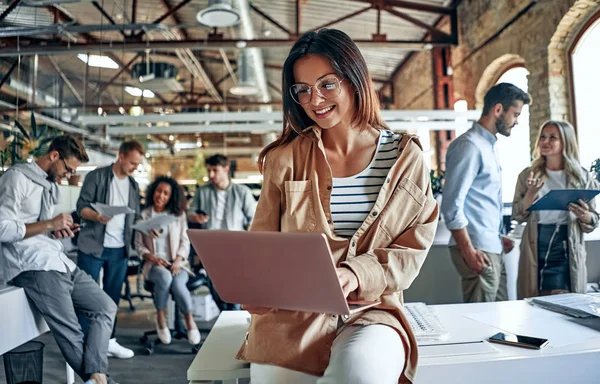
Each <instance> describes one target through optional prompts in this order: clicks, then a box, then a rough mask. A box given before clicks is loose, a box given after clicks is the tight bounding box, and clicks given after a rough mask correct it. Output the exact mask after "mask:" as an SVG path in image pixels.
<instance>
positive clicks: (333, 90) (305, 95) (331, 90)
mask: <svg viewBox="0 0 600 384" xmlns="http://www.w3.org/2000/svg"><path fill="white" fill-rule="evenodd" d="M342 81H343V79H342V80H340V79H338V78H337V77H336V76H334V75H331V76H327V77H324V78H322V79H320V80H319V81H317V83H316V84H315V85H308V84H304V83H298V84H294V85H292V86H291V87H290V95H292V99H294V101H295V102H296V103H298V104H302V105H304V104H308V103H310V100H311V99H312V95H313V89H314V90H315V92H316V93H317V95H319V96H320V97H322V98H323V99H333V98H335V97H338V96H339V95H340V92H341V91H342V87H341V83H342Z"/></svg>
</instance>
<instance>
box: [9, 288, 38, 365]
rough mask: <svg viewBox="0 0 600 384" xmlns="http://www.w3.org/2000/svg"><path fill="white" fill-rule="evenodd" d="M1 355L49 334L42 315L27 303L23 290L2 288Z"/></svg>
mask: <svg viewBox="0 0 600 384" xmlns="http://www.w3.org/2000/svg"><path fill="white" fill-rule="evenodd" d="M0 308H2V311H1V312H0V332H1V334H2V337H0V355H3V354H5V353H6V352H8V351H10V350H12V349H14V348H16V347H18V346H19V345H22V344H24V343H26V342H28V341H29V340H33V339H35V338H36V337H38V336H40V335H42V334H44V333H46V332H48V326H47V325H46V322H45V321H44V319H43V318H42V315H41V314H40V313H39V312H38V311H37V310H36V309H35V308H34V307H33V306H31V305H29V302H28V301H27V296H25V291H24V290H23V289H22V288H17V287H12V286H6V285H3V286H0Z"/></svg>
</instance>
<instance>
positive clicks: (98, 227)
mask: <svg viewBox="0 0 600 384" xmlns="http://www.w3.org/2000/svg"><path fill="white" fill-rule="evenodd" d="M113 177H114V174H113V170H112V165H109V166H108V167H104V168H98V169H95V170H93V171H92V172H90V173H89V174H88V175H87V176H86V178H85V180H84V182H83V187H82V188H81V194H80V195H79V199H78V200H77V214H78V215H79V216H81V211H82V210H83V208H90V209H94V208H92V203H102V204H109V203H110V183H111V182H112V179H113ZM128 206H129V208H131V209H133V210H134V211H135V213H131V214H128V215H126V217H125V246H126V247H127V254H129V253H130V251H131V243H132V238H133V229H132V226H133V223H134V222H135V221H137V220H139V219H141V215H140V187H139V186H138V183H137V182H136V181H135V180H134V178H133V177H131V176H129V204H128ZM81 220H82V223H85V226H84V227H83V228H81V232H80V233H79V240H78V241H77V247H78V248H79V250H80V251H81V252H83V253H86V254H89V255H92V256H96V257H100V255H101V254H102V251H103V250H104V232H105V230H106V225H104V224H100V223H97V222H95V221H88V220H85V219H83V218H82V219H81Z"/></svg>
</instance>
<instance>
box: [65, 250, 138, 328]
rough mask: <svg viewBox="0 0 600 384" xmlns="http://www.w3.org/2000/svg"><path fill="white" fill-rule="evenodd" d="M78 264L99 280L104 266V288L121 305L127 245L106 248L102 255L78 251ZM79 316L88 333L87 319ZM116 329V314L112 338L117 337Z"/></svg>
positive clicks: (94, 278)
mask: <svg viewBox="0 0 600 384" xmlns="http://www.w3.org/2000/svg"><path fill="white" fill-rule="evenodd" d="M77 266H78V267H79V268H81V270H83V271H85V272H87V274H88V275H90V276H91V277H92V279H93V280H94V281H98V278H99V276H100V269H102V268H104V276H103V278H102V289H103V290H104V292H106V293H107V294H108V296H109V297H110V298H111V299H112V301H114V303H115V304H117V307H119V300H120V299H121V290H122V289H123V283H124V282H125V277H126V276H127V255H126V253H125V247H123V248H104V251H102V254H101V255H100V257H95V256H93V255H89V254H87V253H83V252H81V251H78V252H77ZM78 317H79V322H80V323H81V328H82V329H83V330H84V333H86V334H87V332H86V331H87V320H86V319H85V318H84V317H82V316H78ZM116 329H117V317H116V316H115V323H114V327H113V330H112V334H111V336H110V337H111V338H114V337H115V330H116Z"/></svg>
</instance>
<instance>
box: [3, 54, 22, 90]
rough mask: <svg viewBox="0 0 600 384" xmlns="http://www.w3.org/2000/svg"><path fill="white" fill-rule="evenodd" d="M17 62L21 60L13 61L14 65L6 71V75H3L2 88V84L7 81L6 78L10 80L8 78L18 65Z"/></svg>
mask: <svg viewBox="0 0 600 384" xmlns="http://www.w3.org/2000/svg"><path fill="white" fill-rule="evenodd" d="M17 64H19V60H15V62H14V63H12V65H11V66H10V69H9V70H8V72H6V73H5V74H4V76H2V80H0V88H2V86H3V85H4V83H6V80H8V78H9V77H10V75H11V74H12V72H13V71H14V70H15V68H16V67H17Z"/></svg>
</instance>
